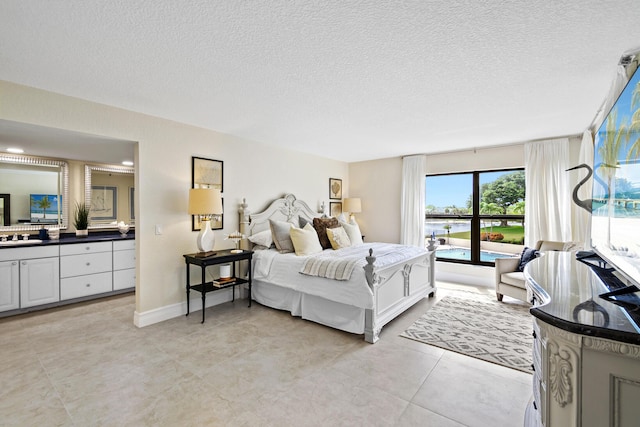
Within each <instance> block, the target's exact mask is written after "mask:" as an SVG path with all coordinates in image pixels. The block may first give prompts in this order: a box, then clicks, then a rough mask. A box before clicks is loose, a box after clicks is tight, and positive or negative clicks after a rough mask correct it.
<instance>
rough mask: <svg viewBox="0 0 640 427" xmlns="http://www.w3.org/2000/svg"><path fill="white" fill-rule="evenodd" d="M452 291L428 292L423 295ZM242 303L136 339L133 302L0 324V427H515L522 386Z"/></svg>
mask: <svg viewBox="0 0 640 427" xmlns="http://www.w3.org/2000/svg"><path fill="white" fill-rule="evenodd" d="M456 288H464V289H466V290H474V291H477V292H487V293H489V292H490V291H489V290H488V289H484V288H478V289H476V288H469V287H456V286H455V285H451V284H440V286H439V289H438V293H437V295H436V299H438V298H441V297H442V296H444V295H446V294H448V293H451V292H454V291H455V289H456ZM433 303H434V300H433V299H431V300H428V299H425V300H423V301H421V302H420V303H418V304H417V305H416V306H414V307H413V308H412V309H411V310H409V311H407V312H406V313H404V314H403V315H402V316H401V317H399V318H398V319H396V320H394V321H393V322H392V323H390V324H389V325H387V326H386V327H385V328H384V329H383V330H382V333H381V337H380V341H379V342H378V343H376V344H374V345H371V344H367V343H366V342H364V341H363V339H362V336H356V335H352V334H348V333H343V332H340V331H336V330H333V329H330V328H327V327H324V326H320V325H316V324H314V323H311V322H307V321H304V320H301V319H299V318H294V317H291V316H290V315H289V314H288V313H284V312H279V311H276V310H273V309H269V308H266V307H262V306H260V305H259V304H254V305H253V306H252V307H251V308H247V306H246V300H241V301H237V302H236V303H226V304H223V305H221V306H217V307H212V308H209V309H207V313H206V316H207V321H206V323H205V324H204V325H201V324H200V323H199V320H200V315H199V312H195V313H194V315H191V316H189V317H187V318H185V317H180V318H176V319H172V320H169V321H166V322H163V323H159V324H156V325H152V326H149V327H146V328H142V329H138V328H136V327H135V326H134V325H133V323H132V318H133V311H134V296H133V295H131V294H129V295H125V296H119V297H113V298H109V299H105V300H101V301H100V302H92V303H84V304H79V305H74V306H68V307H65V308H59V309H54V310H48V311H44V312H39V313H36V314H29V315H23V316H17V317H13V318H8V319H2V320H0V425H2V426H36V425H37V426H218V425H220V426H343V425H344V426H359V425H362V426H365V425H366V426H492V427H496V426H509V427H512V426H521V425H522V423H523V417H524V412H525V407H526V405H527V402H528V400H529V398H530V396H531V376H530V375H529V374H525V373H522V372H519V371H515V370H512V369H509V368H504V367H501V366H498V365H493V364H490V363H487V362H482V361H479V360H476V359H473V358H470V357H466V356H463V355H459V354H456V353H452V352H448V351H445V350H441V349H439V348H436V347H431V346H428V345H425V344H421V343H418V342H414V341H411V340H409V339H406V338H402V337H399V336H398V335H399V334H400V333H401V332H402V331H404V330H405V329H406V328H407V327H408V326H410V325H411V324H412V323H413V321H414V320H415V319H417V318H418V317H419V316H420V315H421V314H422V313H424V311H425V310H427V309H428V308H429V307H431V306H432V305H433Z"/></svg>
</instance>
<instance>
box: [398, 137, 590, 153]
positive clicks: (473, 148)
mask: <svg viewBox="0 0 640 427" xmlns="http://www.w3.org/2000/svg"><path fill="white" fill-rule="evenodd" d="M574 137H575V138H581V137H582V135H581V134H572V135H560V136H553V137H547V138H537V139H529V140H526V141H519V142H509V143H507V144H495V145H483V146H481V147H470V148H461V149H459V150H451V151H438V152H435V153H415V154H405V155H403V156H400V158H401V159H404V158H405V157H411V156H434V155H439V154H454V153H461V152H464V151H473V152H476V151H480V150H493V149H495V148H502V147H511V146H513V145H524V144H526V143H528V142H539V141H548V140H550V139H561V138H574Z"/></svg>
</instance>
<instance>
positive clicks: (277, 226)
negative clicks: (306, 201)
mask: <svg viewBox="0 0 640 427" xmlns="http://www.w3.org/2000/svg"><path fill="white" fill-rule="evenodd" d="M269 227H270V228H271V237H272V238H273V243H275V245H276V249H278V251H280V252H282V253H286V252H293V242H292V241H291V236H290V235H289V230H291V223H289V222H285V221H273V220H271V219H270V220H269Z"/></svg>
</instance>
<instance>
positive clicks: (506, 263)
mask: <svg viewBox="0 0 640 427" xmlns="http://www.w3.org/2000/svg"><path fill="white" fill-rule="evenodd" d="M573 246H574V244H573V243H566V242H554V241H550V240H539V241H538V243H536V246H535V249H536V250H537V251H540V252H545V251H566V250H570V249H572V248H573ZM495 263H496V266H495V281H496V297H497V298H498V301H502V297H503V296H504V295H507V296H510V297H512V298H516V299H519V300H521V301H527V290H526V287H525V279H524V273H523V272H521V271H518V264H520V258H519V257H518V258H515V257H514V258H498V259H496V261H495ZM527 302H529V301H527Z"/></svg>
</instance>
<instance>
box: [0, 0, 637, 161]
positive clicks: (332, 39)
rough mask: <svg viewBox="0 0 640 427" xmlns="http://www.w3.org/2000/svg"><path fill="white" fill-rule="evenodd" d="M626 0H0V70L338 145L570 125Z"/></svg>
mask: <svg viewBox="0 0 640 427" xmlns="http://www.w3.org/2000/svg"><path fill="white" fill-rule="evenodd" d="M639 16H640V1H638V0H620V1H615V2H612V1H603V0H577V1H563V2H556V1H551V0H528V1H506V0H503V1H498V0H494V1H477V0H472V1H428V0H423V1H348V0H341V1H274V0H270V1H240V0H231V1H229V0H219V1H210V0H192V1H188V2H185V1H174V0H146V1H145V0H109V1H96V0H66V1H50V0H2V2H0V79H2V80H6V81H10V82H15V83H19V84H23V85H28V86H33V87H37V88H41V89H45V90H49V91H52V92H57V93H62V94H65V95H70V96H75V97H78V98H83V99H87V100H91V101H95V102H98V103H103V104H108V105H112V106H116V107H121V108H125V109H128V110H133V111H138V112H142V113H146V114H150V115H154V116H159V117H164V118H167V119H171V120H176V121H179V122H184V123H189V124H193V125H196V126H201V127H204V128H209V129H214V130H217V131H220V132H224V133H228V134H233V135H237V136H240V137H243V138H247V139H250V140H254V141H258V142H261V143H265V144H273V145H279V146H282V147H286V148H289V149H293V150H299V151H305V152H310V153H315V154H319V155H322V156H325V157H331V158H335V159H339V160H344V161H358V160H368V159H374V158H383V157H390V156H398V155H404V154H412V153H434V152H442V151H452V150H459V149H465V148H475V147H482V146H487V145H489V146H493V145H500V144H509V143H515V142H522V141H527V140H533V139H539V138H546V137H555V136H563V135H573V134H579V133H581V132H582V131H584V130H585V129H586V128H587V127H588V126H589V124H590V123H591V121H592V120H593V118H594V116H595V114H596V111H597V110H598V109H599V108H600V106H601V104H602V102H603V100H604V98H605V97H606V95H607V92H608V90H609V87H610V85H611V82H612V80H613V77H614V74H615V66H616V64H617V63H618V60H619V58H620V56H621V55H622V53H623V52H625V51H629V50H631V49H634V48H637V47H640V25H638V17H639Z"/></svg>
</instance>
